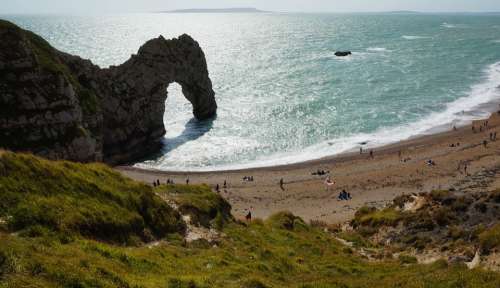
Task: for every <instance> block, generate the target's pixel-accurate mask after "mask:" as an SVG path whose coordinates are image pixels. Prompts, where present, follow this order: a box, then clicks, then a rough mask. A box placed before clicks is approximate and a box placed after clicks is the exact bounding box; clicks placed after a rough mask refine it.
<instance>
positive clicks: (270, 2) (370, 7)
mask: <svg viewBox="0 0 500 288" xmlns="http://www.w3.org/2000/svg"><path fill="white" fill-rule="evenodd" d="M231 7H255V8H258V9H261V10H268V11H277V12H377V11H399V10H412V11H421V12H487V11H500V0H232V1H231V0H0V14H7V13H74V14H88V13H116V12H150V11H164V10H174V9H186V8H231Z"/></svg>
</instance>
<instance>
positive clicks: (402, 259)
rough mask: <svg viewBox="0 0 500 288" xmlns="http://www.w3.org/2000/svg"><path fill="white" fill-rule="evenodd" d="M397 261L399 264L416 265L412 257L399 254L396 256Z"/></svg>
mask: <svg viewBox="0 0 500 288" xmlns="http://www.w3.org/2000/svg"><path fill="white" fill-rule="evenodd" d="M398 260H399V262H400V263H401V264H417V262H418V261H417V258H415V257H414V256H409V255H404V254H401V255H399V256H398Z"/></svg>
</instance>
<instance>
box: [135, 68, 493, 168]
mask: <svg viewBox="0 0 500 288" xmlns="http://www.w3.org/2000/svg"><path fill="white" fill-rule="evenodd" d="M484 75H485V76H484V80H483V81H481V82H480V83H478V84H475V85H473V86H472V87H471V88H470V91H469V92H468V93H467V96H465V97H462V98H459V99H457V100H455V101H453V102H451V103H448V104H447V105H446V108H445V109H444V110H443V111H441V112H434V113H431V114H430V115H428V116H426V117H424V118H423V119H421V120H419V121H416V122H413V123H410V124H405V125H400V126H396V127H385V128H381V129H378V130H377V131H374V132H373V133H360V134H355V135H351V136H347V137H342V138H338V139H332V140H329V141H325V142H322V143H318V144H315V145H312V146H309V147H307V148H304V149H302V150H301V151H293V152H286V153H278V154H273V155H271V156H263V157H262V158H261V159H257V160H255V161H251V162H249V163H245V164H228V165H220V166H210V167H200V168H194V169H190V170H189V171H221V170H236V169H247V168H256V167H269V166H275V165H286V164H293V163H301V162H305V161H310V160H315V159H321V158H324V157H328V156H334V155H338V154H341V153H346V152H355V151H357V149H359V147H360V145H361V144H360V143H363V147H364V148H365V149H372V148H376V147H381V146H384V145H388V144H391V143H395V142H398V141H403V140H407V139H410V138H412V137H416V136H422V135H428V134H433V133H438V132H443V131H447V130H451V129H452V127H453V126H456V127H460V126H464V125H467V124H470V123H471V122H472V121H473V120H477V119H482V118H485V117H488V116H489V115H490V114H491V113H492V112H493V111H491V109H493V108H496V107H497V106H496V105H485V104H488V103H492V102H494V101H499V100H500V88H499V86H498V85H499V84H500V62H497V63H494V64H492V65H490V66H489V67H487V69H485V72H484ZM487 107H489V108H490V110H488V108H487ZM147 166H148V165H140V167H146V168H152V167H147ZM162 168H163V169H167V167H162ZM168 168H172V169H173V170H176V167H168ZM177 169H178V167H177Z"/></svg>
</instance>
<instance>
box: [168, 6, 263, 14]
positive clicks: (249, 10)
mask: <svg viewBox="0 0 500 288" xmlns="http://www.w3.org/2000/svg"><path fill="white" fill-rule="evenodd" d="M159 13H269V11H263V10H259V9H257V8H248V7H243V8H217V9H203V8H193V9H179V10H170V11H161V12H159Z"/></svg>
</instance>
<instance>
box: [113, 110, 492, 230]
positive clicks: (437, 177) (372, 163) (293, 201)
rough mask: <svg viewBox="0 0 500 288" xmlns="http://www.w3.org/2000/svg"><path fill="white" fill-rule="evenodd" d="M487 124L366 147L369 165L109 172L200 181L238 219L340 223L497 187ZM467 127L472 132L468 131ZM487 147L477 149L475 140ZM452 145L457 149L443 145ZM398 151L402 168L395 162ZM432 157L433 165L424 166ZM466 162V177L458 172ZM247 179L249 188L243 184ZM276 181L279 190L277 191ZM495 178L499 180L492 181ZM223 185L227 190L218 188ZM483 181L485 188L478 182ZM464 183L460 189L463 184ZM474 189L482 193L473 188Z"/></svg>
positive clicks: (354, 157)
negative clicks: (369, 210)
mask: <svg viewBox="0 0 500 288" xmlns="http://www.w3.org/2000/svg"><path fill="white" fill-rule="evenodd" d="M487 120H488V121H489V126H488V127H485V128H484V130H483V131H482V132H479V126H480V125H482V124H483V123H484V122H485V121H486V119H485V120H476V121H474V122H473V124H471V125H465V126H463V127H460V128H458V129H457V130H456V131H453V130H452V131H445V132H440V133H436V134H431V135H423V136H420V137H416V138H412V139H408V140H403V141H399V142H397V143H393V144H389V145H385V146H383V147H380V148H374V149H373V151H374V159H371V158H370V156H369V154H368V153H366V152H365V153H364V154H362V155H360V154H359V152H350V153H343V154H339V155H335V156H330V157H325V158H321V159H318V160H310V161H305V162H301V163H294V164H286V165H276V166H271V167H260V168H249V169H240V170H227V171H199V172H187V171H183V172H179V171H159V170H147V169H142V168H137V167H130V166H118V167H115V169H116V170H118V171H120V172H121V173H123V174H124V175H126V176H129V177H131V178H133V179H136V180H139V181H144V182H146V183H152V182H153V181H155V180H157V179H159V180H160V181H161V182H162V183H165V182H166V180H167V179H172V180H174V181H175V183H185V180H186V179H187V178H189V180H190V183H194V184H201V183H206V184H208V185H210V186H212V187H215V186H216V185H217V184H219V186H220V187H221V188H220V189H221V191H220V193H221V195H222V196H224V198H226V199H227V200H228V201H229V202H230V203H231V205H232V206H233V214H234V215H235V216H236V217H238V218H241V217H243V215H245V213H246V212H247V211H248V210H251V211H252V213H253V214H254V215H255V216H256V217H260V218H266V217H268V216H270V215H272V214H273V213H275V212H278V211H284V210H288V211H291V212H292V213H294V214H296V215H298V216H301V217H303V218H304V219H305V220H320V221H324V222H328V223H341V222H344V221H347V220H349V219H351V218H352V217H353V215H354V213H355V211H356V210H357V209H359V208H360V207H362V206H365V205H368V206H375V207H383V206H385V204H387V203H389V202H390V201H392V200H393V199H394V198H395V197H397V196H399V195H402V194H410V193H420V192H429V191H432V190H436V189H454V188H460V189H461V190H462V191H466V192H471V193H476V192H481V191H485V190H484V189H486V190H491V189H497V188H500V179H496V175H497V174H498V173H497V171H500V164H498V157H499V155H500V140H499V141H492V142H491V141H489V140H488V138H489V133H494V132H496V131H497V130H498V131H499V132H500V115H498V114H497V113H493V114H492V115H491V116H490V117H489V118H487ZM472 125H474V126H475V127H477V132H476V133H474V132H473V131H472ZM484 140H487V141H488V142H489V143H488V145H487V147H484V146H483V141H484ZM451 143H453V144H456V143H460V146H459V147H450V145H451ZM399 151H401V153H402V158H403V159H407V161H405V162H403V161H402V159H400V158H399ZM429 159H432V160H433V161H435V162H436V163H437V164H436V166H428V165H427V164H426V161H427V160H429ZM464 164H467V167H468V171H467V172H468V173H469V174H468V175H466V174H464V172H463V171H462V170H461V169H462V168H459V167H460V166H463V165H464ZM318 169H319V170H325V171H330V172H331V173H330V175H331V177H332V179H334V180H335V181H336V185H335V186H334V187H332V188H331V189H329V190H327V189H326V186H325V185H324V179H325V178H326V176H315V175H312V174H311V173H313V172H315V171H317V170H318ZM244 176H253V177H254V179H255V180H254V181H253V182H246V181H243V180H242V179H243V177H244ZM281 178H283V179H284V182H285V187H284V188H285V190H284V191H282V190H281V189H280V187H279V184H278V183H279V181H280V179H281ZM499 178H500V177H499ZM224 181H227V183H228V188H227V189H223V182H224ZM485 183H486V184H485ZM466 184H467V185H469V186H470V187H469V186H467V187H464V185H466ZM343 189H345V190H346V191H348V192H350V193H351V194H352V195H353V200H351V201H338V200H337V199H336V198H337V195H338V193H339V191H342V190H343ZM481 189H482V190H481Z"/></svg>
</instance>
